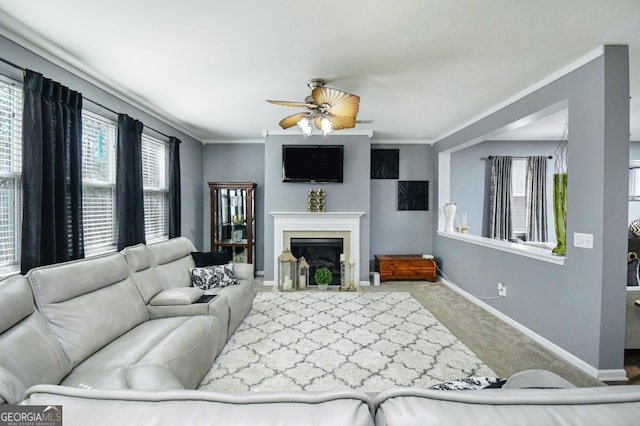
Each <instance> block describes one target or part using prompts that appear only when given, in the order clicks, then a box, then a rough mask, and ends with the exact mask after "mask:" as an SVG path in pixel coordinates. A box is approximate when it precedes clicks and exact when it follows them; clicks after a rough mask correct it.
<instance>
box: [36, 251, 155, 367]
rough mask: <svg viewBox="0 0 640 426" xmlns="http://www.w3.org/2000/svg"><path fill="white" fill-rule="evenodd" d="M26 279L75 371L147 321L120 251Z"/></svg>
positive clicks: (43, 270) (52, 267)
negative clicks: (78, 366) (100, 351)
mask: <svg viewBox="0 0 640 426" xmlns="http://www.w3.org/2000/svg"><path fill="white" fill-rule="evenodd" d="M27 277H28V278H29V283H30V284H31V288H32V289H33V293H34V296H35V300H36V304H37V306H38V309H39V310H40V312H41V313H42V315H43V316H44V319H45V321H46V322H47V324H48V326H49V327H50V329H51V331H52V332H53V334H54V335H55V336H56V338H57V339H58V341H59V342H60V344H61V346H62V349H63V350H64V353H65V354H66V355H67V358H68V359H69V361H70V362H71V364H72V365H73V366H74V367H75V366H76V365H78V364H79V363H81V362H82V361H84V360H85V359H86V358H87V357H88V356H90V355H91V354H93V353H94V352H96V351H97V350H99V349H100V348H102V347H104V346H105V345H107V344H108V343H110V342H111V341H113V340H114V339H116V338H118V337H120V336H121V335H122V334H124V333H126V332H127V331H129V330H131V329H132V328H133V327H135V326H136V325H138V324H140V323H142V322H144V321H147V320H148V318H149V317H148V314H147V310H146V308H145V304H144V301H143V300H142V297H141V296H140V293H139V292H138V290H137V288H136V286H135V284H134V283H133V281H132V280H131V278H130V277H129V266H128V265H127V262H126V261H125V259H124V256H122V255H121V254H120V253H113V254H109V255H106V256H100V257H95V258H90V259H83V260H76V261H71V262H65V263H58V264H55V265H50V266H43V267H39V268H35V269H32V270H31V271H29V273H28V275H27Z"/></svg>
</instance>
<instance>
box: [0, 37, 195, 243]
mask: <svg viewBox="0 0 640 426" xmlns="http://www.w3.org/2000/svg"><path fill="white" fill-rule="evenodd" d="M0 52H2V57H3V58H4V59H6V60H8V61H11V62H13V63H15V64H16V65H19V66H21V67H24V68H29V69H32V70H34V71H37V72H39V73H42V74H43V75H44V76H45V77H48V78H52V79H53V80H56V81H59V82H60V83H62V84H64V85H65V86H68V87H69V88H71V89H73V90H76V91H79V92H81V93H82V95H83V96H84V97H85V98H89V99H91V100H93V101H96V102H98V103H100V104H102V105H104V106H105V107H107V108H110V109H112V110H114V111H117V112H119V113H124V114H129V115H130V116H131V117H133V118H136V119H138V120H140V121H142V122H143V123H144V124H145V125H146V126H150V127H153V128H154V129H156V130H159V131H161V132H163V133H166V134H167V135H170V136H175V137H177V138H179V139H180V140H182V144H181V145H180V166H181V179H182V180H181V197H182V235H183V236H185V237H188V238H190V239H191V240H192V241H193V243H194V244H195V245H196V247H201V246H202V208H201V206H202V188H201V185H202V150H203V147H202V143H200V141H198V140H196V139H194V138H192V137H190V136H188V135H186V134H185V133H183V132H181V131H179V130H177V129H175V128H173V127H171V126H170V125H169V124H167V123H164V122H163V121H160V120H158V119H156V118H154V117H152V116H151V115H149V114H147V113H145V112H143V111H141V110H139V109H137V108H135V107H133V106H132V105H130V104H128V103H126V102H124V101H122V100H121V99H119V98H118V97H117V96H114V95H112V94H111V93H108V92H106V91H104V90H102V89H100V88H98V87H97V86H95V85H93V84H91V83H89V82H87V81H86V80H83V79H81V78H79V77H78V76H76V75H75V74H72V73H71V72H69V71H67V70H65V69H63V68H62V67H59V66H57V65H55V64H53V63H51V62H49V61H47V60H45V59H43V58H42V57H40V56H38V55H36V54H34V53H33V52H31V51H29V50H27V49H25V48H24V47H22V46H19V45H18V44H16V43H14V42H12V41H10V40H9V39H7V38H5V37H2V36H0ZM0 73H2V74H5V75H8V76H10V77H12V78H15V79H17V80H19V81H22V72H21V71H19V70H17V69H15V68H13V67H10V66H7V65H5V64H3V63H0ZM84 107H85V108H87V109H91V110H93V111H95V112H99V113H102V114H105V115H106V114H109V113H108V112H106V111H104V110H103V111H99V109H98V108H97V107H95V106H94V105H92V104H91V103H90V102H88V101H86V100H85V102H84ZM159 107H161V105H160V106H159ZM110 118H113V117H110ZM150 134H152V135H153V136H158V135H157V134H155V133H153V132H150ZM161 139H164V138H162V137H161Z"/></svg>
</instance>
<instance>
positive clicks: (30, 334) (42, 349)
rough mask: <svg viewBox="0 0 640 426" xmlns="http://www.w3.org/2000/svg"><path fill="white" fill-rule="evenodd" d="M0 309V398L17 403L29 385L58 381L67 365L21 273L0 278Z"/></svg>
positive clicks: (10, 402)
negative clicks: (2, 279) (36, 307)
mask: <svg viewBox="0 0 640 426" xmlns="http://www.w3.org/2000/svg"><path fill="white" fill-rule="evenodd" d="M0 312H1V313H2V314H0V399H2V400H4V401H5V402H7V403H9V404H17V403H18V402H20V401H22V398H23V395H24V392H25V391H26V390H27V388H29V387H31V386H33V385H36V384H42V383H47V384H58V383H60V381H61V380H62V379H63V378H64V377H65V376H66V375H67V374H69V372H70V371H71V365H70V364H69V362H68V361H67V358H66V357H65V356H64V354H63V353H62V348H61V347H60V344H59V343H58V342H57V341H56V339H55V337H54V336H53V335H52V334H51V332H50V331H49V330H48V329H47V327H46V325H45V324H44V321H43V319H42V316H41V315H40V313H39V312H38V311H36V310H35V306H34V304H33V295H32V293H31V289H30V288H29V283H28V282H27V279H26V278H25V277H23V276H22V275H17V276H12V277H10V278H7V279H6V280H4V281H0Z"/></svg>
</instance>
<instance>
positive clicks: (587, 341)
mask: <svg viewBox="0 0 640 426" xmlns="http://www.w3.org/2000/svg"><path fill="white" fill-rule="evenodd" d="M566 100H568V105H569V135H570V137H569V149H568V158H569V164H568V173H569V180H568V217H567V236H568V238H567V240H568V242H569V244H568V247H567V256H566V261H565V264H564V265H563V266H560V265H555V264H550V263H546V262H541V261H538V260H535V259H530V258H526V257H522V256H517V255H514V254H510V253H505V252H500V251H497V250H493V249H490V248H485V247H481V246H478V245H473V244H469V243H466V242H463V241H458V240H453V239H450V238H446V237H443V236H437V237H436V238H435V242H434V246H435V252H436V255H437V256H438V258H439V261H440V263H441V265H442V267H443V269H444V271H445V273H446V274H447V275H448V277H449V278H450V279H451V281H453V282H454V283H455V284H457V285H458V286H459V287H461V288H462V289H464V290H466V291H467V292H470V293H473V294H478V295H495V294H496V286H497V282H498V281H500V282H504V283H506V284H507V285H508V288H509V289H508V293H507V294H508V296H507V297H506V298H504V299H498V300H488V301H487V303H489V304H491V305H492V306H493V307H494V308H496V309H497V310H499V311H501V312H503V313H504V314H506V315H508V316H509V317H511V318H513V319H514V320H516V321H518V322H519V323H521V324H523V325H524V326H526V327H528V328H529V329H531V330H533V331H534V332H536V333H538V334H539V335H541V336H543V337H545V338H546V339H548V340H550V341H551V342H553V343H555V344H556V345H558V346H560V347H561V348H563V349H565V350H566V351H568V352H570V353H572V354H574V355H575V356H577V357H579V358H580V359H582V360H583V361H585V362H586V363H588V364H589V365H591V366H593V367H594V368H596V369H601V370H607V369H621V368H622V367H623V358H624V333H625V293H626V291H625V283H626V276H625V263H626V262H625V257H626V251H627V248H626V245H627V215H628V203H627V196H628V195H627V181H628V171H627V169H628V162H629V58H628V48H627V47H626V46H606V47H605V48H604V55H603V56H602V57H599V58H597V59H595V60H593V61H591V62H589V63H588V64H586V65H584V66H582V67H580V68H578V69H577V70H575V71H573V72H571V73H569V74H567V75H565V76H563V77H561V78H559V79H558V80H556V81H554V82H552V83H550V84H548V85H546V86H544V87H542V88H541V89H539V90H536V91H535V92H533V93H531V94H530V95H527V96H525V97H524V98H522V99H520V100H518V101H516V102H514V103H513V104H511V105H509V106H507V107H505V108H503V109H500V110H499V111H497V112H495V113H493V114H491V115H489V116H487V117H486V118H483V119H482V120H480V121H478V122H476V123H474V124H472V125H470V126H468V127H466V128H464V129H462V130H460V131H459V132H456V133H454V134H452V135H450V136H448V137H446V138H444V139H442V140H440V141H439V142H438V143H437V144H436V145H435V148H436V151H437V152H443V151H447V150H450V149H456V148H460V147H463V146H465V145H466V144H467V143H469V141H473V140H482V139H480V138H482V137H483V136H484V135H487V134H489V133H490V132H493V131H495V130H497V129H502V128H504V127H505V126H506V125H508V124H509V123H512V122H514V121H516V120H518V119H521V118H523V117H526V116H529V115H531V114H533V113H535V112H537V111H540V110H542V109H544V108H547V107H549V106H550V105H554V104H558V103H560V102H562V101H566ZM485 138H486V137H485ZM605 141H606V143H605ZM451 173H452V174H453V173H456V170H452V171H451ZM444 201H447V200H443V202H444ZM439 204H441V203H438V205H439ZM434 220H435V219H434ZM574 232H585V233H591V234H593V240H594V247H593V250H589V249H583V248H576V247H573V245H572V244H571V242H572V240H573V238H572V235H573V233H574Z"/></svg>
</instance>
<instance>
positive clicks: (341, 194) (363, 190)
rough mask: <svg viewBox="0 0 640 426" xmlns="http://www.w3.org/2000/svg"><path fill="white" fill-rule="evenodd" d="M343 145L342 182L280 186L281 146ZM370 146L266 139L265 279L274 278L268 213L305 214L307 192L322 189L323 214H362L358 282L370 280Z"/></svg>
mask: <svg viewBox="0 0 640 426" xmlns="http://www.w3.org/2000/svg"><path fill="white" fill-rule="evenodd" d="M287 144H290V145H294V144H307V145H344V182H343V183H323V184H309V183H296V182H282V145H287ZM370 147H371V144H370V141H369V137H367V136H340V135H329V136H309V137H306V138H305V137H303V136H294V135H292V136H267V137H266V138H265V161H264V165H265V169H264V172H265V173H264V188H265V193H264V199H265V204H264V223H265V227H264V230H265V233H264V235H265V238H264V241H265V243H264V244H265V245H264V259H265V263H264V277H265V280H267V281H271V280H273V277H274V271H273V259H274V256H276V257H277V256H278V255H280V253H277V254H274V253H273V238H274V237H273V217H272V216H271V215H270V214H269V212H306V211H307V192H308V190H309V188H311V187H313V188H319V187H323V188H324V189H325V190H326V193H327V205H326V211H329V212H331V211H333V212H348V211H361V212H364V213H365V214H364V216H363V217H362V219H361V221H360V280H369V264H368V262H367V259H369V227H370V207H369V206H370V195H369V181H370V179H369V176H370V168H371V149H370Z"/></svg>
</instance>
